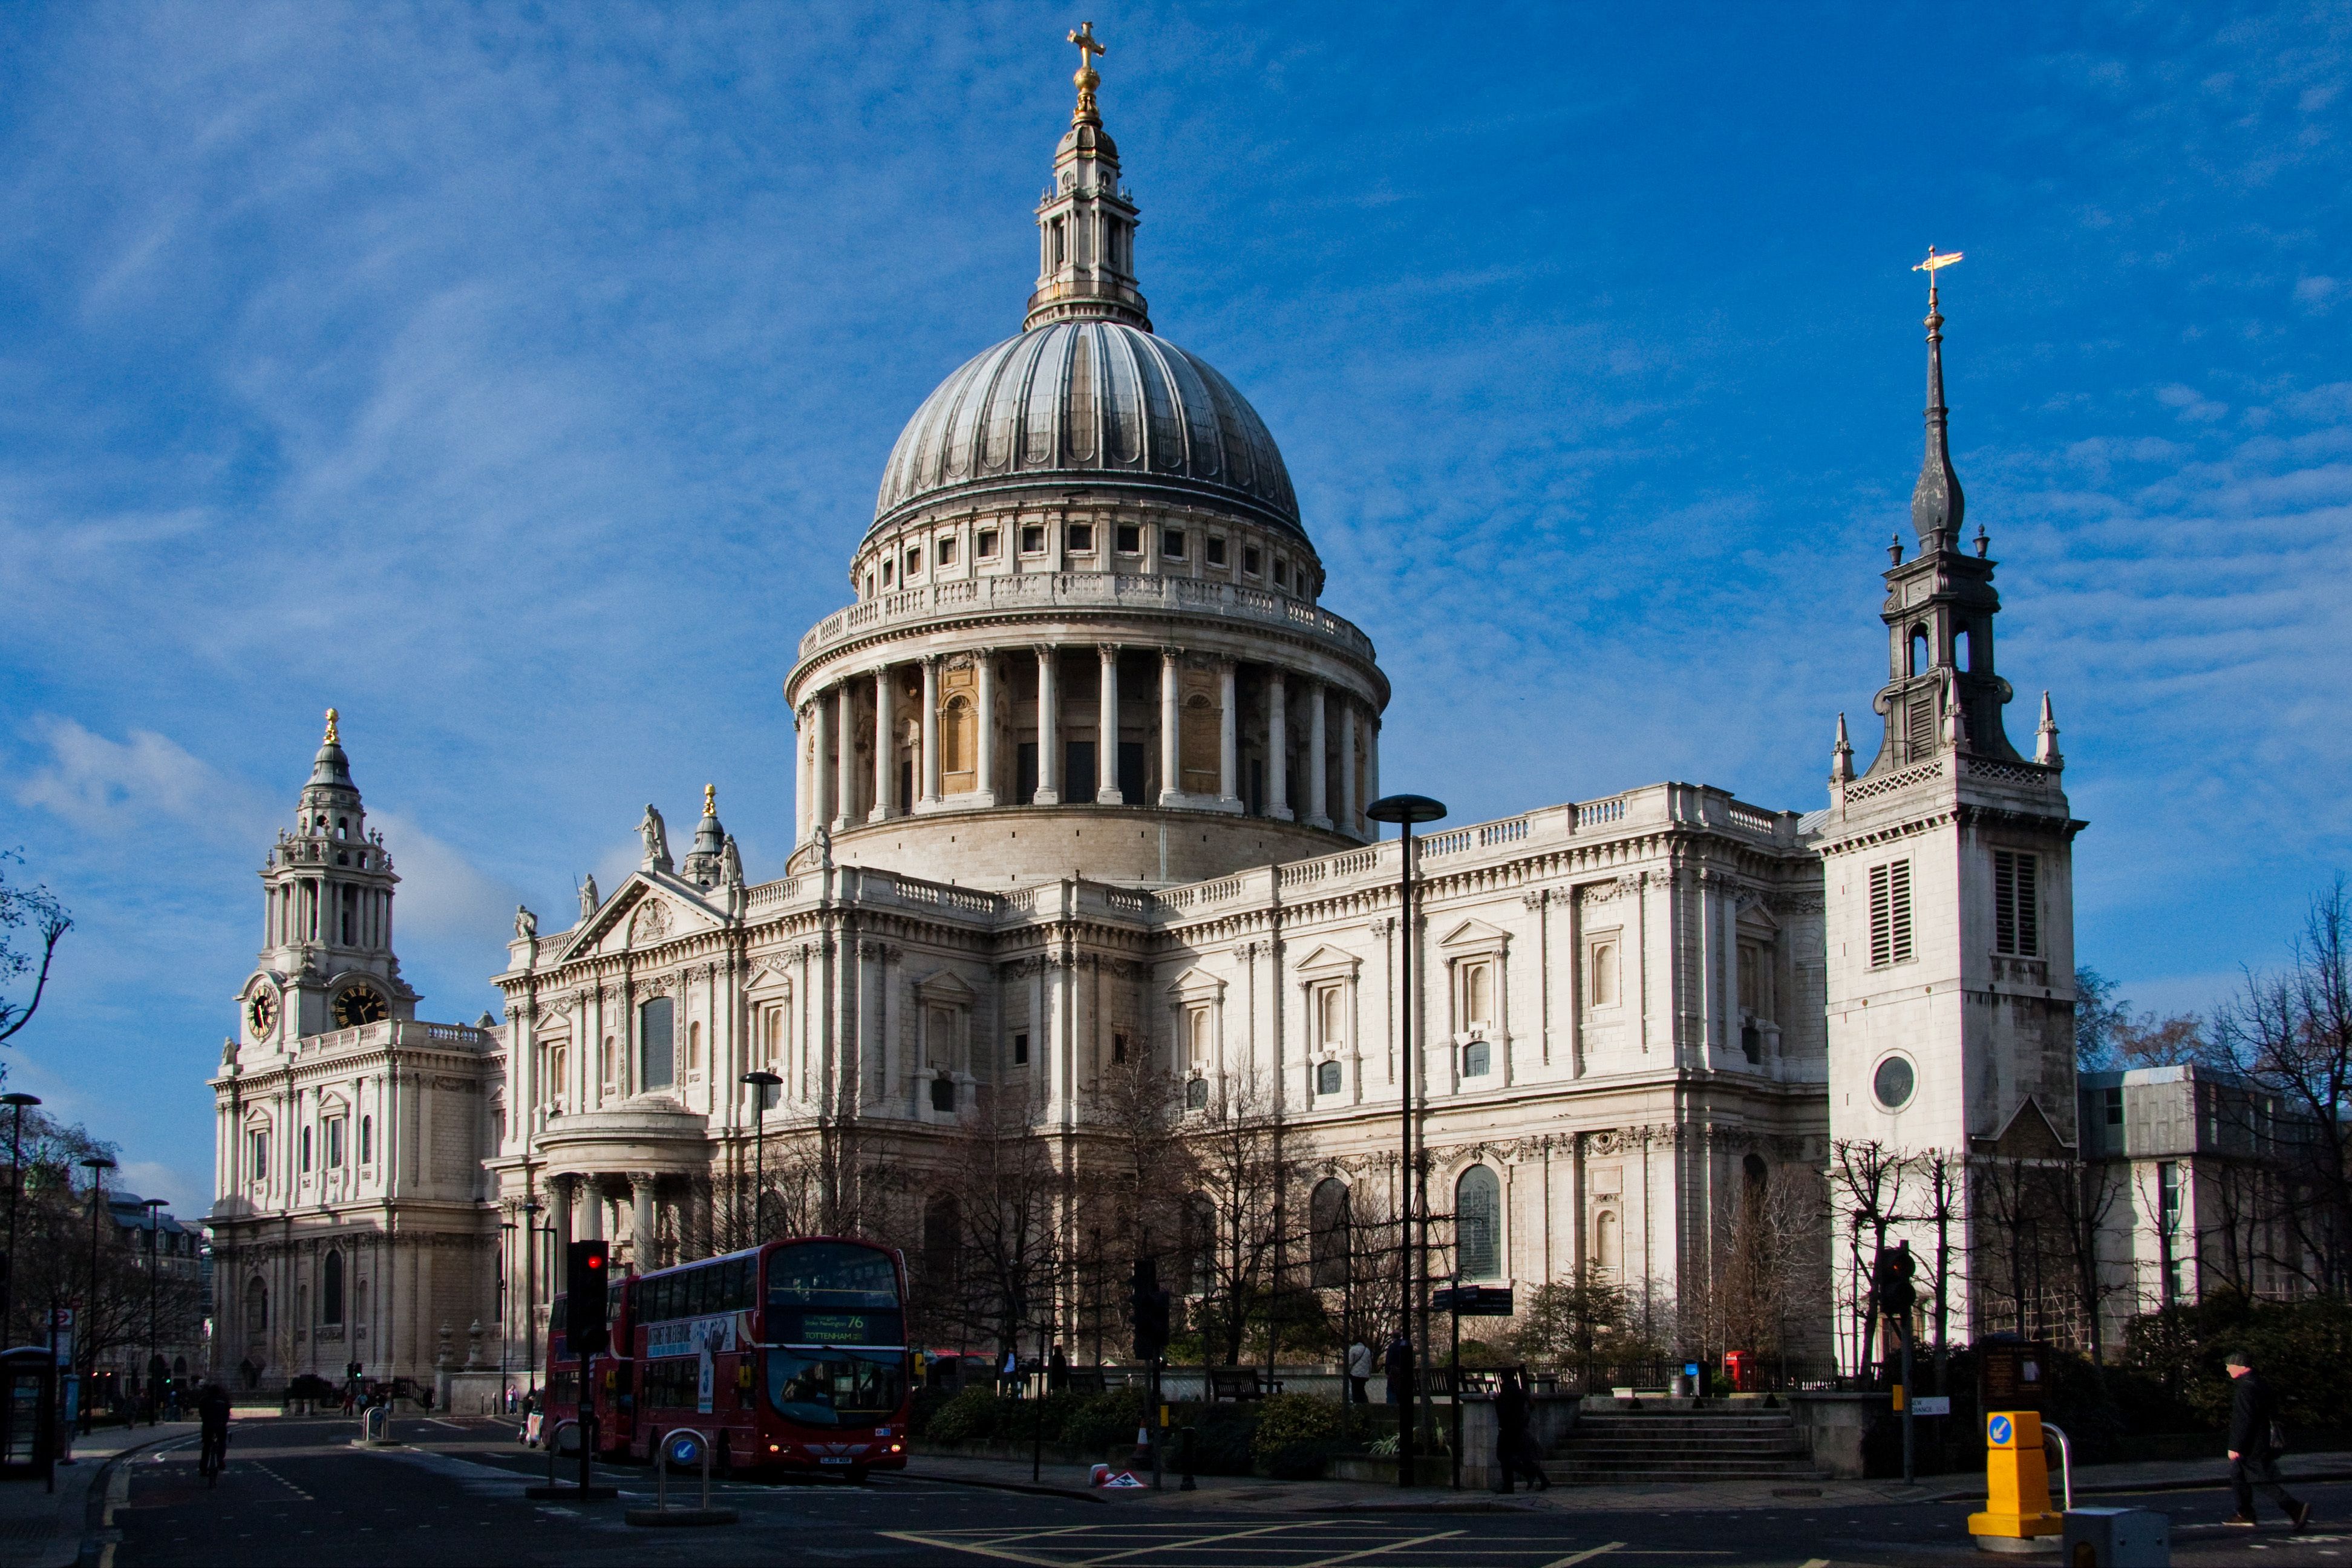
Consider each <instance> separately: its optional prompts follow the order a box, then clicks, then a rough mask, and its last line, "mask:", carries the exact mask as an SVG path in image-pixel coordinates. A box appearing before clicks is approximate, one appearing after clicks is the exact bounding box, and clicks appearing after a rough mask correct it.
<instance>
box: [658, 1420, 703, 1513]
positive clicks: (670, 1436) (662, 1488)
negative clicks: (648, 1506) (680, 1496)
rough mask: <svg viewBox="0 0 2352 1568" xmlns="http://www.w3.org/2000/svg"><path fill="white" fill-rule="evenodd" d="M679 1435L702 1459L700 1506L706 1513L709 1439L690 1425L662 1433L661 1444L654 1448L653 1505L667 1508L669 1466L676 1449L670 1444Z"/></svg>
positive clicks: (662, 1509) (673, 1458)
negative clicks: (691, 1445)
mask: <svg viewBox="0 0 2352 1568" xmlns="http://www.w3.org/2000/svg"><path fill="white" fill-rule="evenodd" d="M680 1437H684V1438H686V1439H687V1441H688V1442H689V1443H691V1444H693V1446H694V1451H695V1453H696V1454H697V1455H698V1456H699V1457H700V1458H701V1459H702V1503H701V1508H702V1510H703V1511H704V1512H706V1513H708V1512H709V1510H710V1439H709V1438H708V1437H706V1436H703V1435H702V1434H701V1433H699V1432H698V1431H696V1430H695V1429H694V1428H693V1427H691V1426H678V1427H675V1428H673V1429H671V1430H670V1431H668V1432H666V1433H664V1434H662V1440H661V1446H660V1447H657V1448H656V1449H655V1450H654V1507H655V1509H656V1510H660V1511H665V1512H666V1511H667V1510H668V1508H669V1468H670V1465H671V1464H672V1463H673V1462H674V1461H675V1460H676V1459H677V1448H674V1447H671V1445H672V1444H674V1443H677V1440H678V1439H679V1438H680ZM683 1446H684V1445H680V1447H683Z"/></svg>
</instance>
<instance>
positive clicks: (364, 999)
mask: <svg viewBox="0 0 2352 1568" xmlns="http://www.w3.org/2000/svg"><path fill="white" fill-rule="evenodd" d="M387 1014H388V1009H386V1008H385V1006H384V1005H383V993H381V992H379V991H377V990H376V989H375V988H374V987H373V986H371V985H354V986H352V988H351V989H350V990H349V991H346V992H344V993H343V994H341V996H338V997H336V998H335V1026H336V1027H338V1028H342V1029H353V1028H357V1027H358V1026H360V1025H362V1024H374V1023H381V1022H382V1021H383V1019H384V1017H385V1016H387Z"/></svg>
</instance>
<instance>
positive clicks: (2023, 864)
mask: <svg viewBox="0 0 2352 1568" xmlns="http://www.w3.org/2000/svg"><path fill="white" fill-rule="evenodd" d="M2039 870H2040V868H2039V866H2038V865H2037V863H2036V858H2035V857H2034V856H2032V855H2027V854H2023V853H2021V852H2019V851H2016V850H2012V849H1996V850H1994V851H1993V852H1992V933H1993V935H1992V945H1993V951H1994V952H1999V953H2002V954H2006V955H2009V956H2011V957H2017V958H2032V957H2035V956H2037V955H2039V954H2040V952H2042V922H2041V920H2040V918H2039V897H2040V889H2039V885H2038V873H2039Z"/></svg>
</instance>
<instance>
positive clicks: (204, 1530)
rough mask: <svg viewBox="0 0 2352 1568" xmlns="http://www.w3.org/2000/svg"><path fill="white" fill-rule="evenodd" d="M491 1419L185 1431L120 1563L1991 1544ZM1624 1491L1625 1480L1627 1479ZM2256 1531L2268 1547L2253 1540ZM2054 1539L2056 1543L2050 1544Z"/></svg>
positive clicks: (1732, 1554)
mask: <svg viewBox="0 0 2352 1568" xmlns="http://www.w3.org/2000/svg"><path fill="white" fill-rule="evenodd" d="M509 1431H510V1428H509V1427H506V1426H493V1425H492V1424H488V1423H469V1422H446V1423H433V1422H421V1421H409V1422H406V1423H404V1424H403V1430H402V1433H401V1435H402V1436H404V1437H408V1438H411V1439H412V1440H413V1444H414V1446H412V1447H407V1448H403V1449H397V1450H373V1451H363V1450H360V1449H355V1448H353V1447H350V1438H351V1436H352V1423H350V1422H345V1421H278V1422H269V1423H266V1424H265V1423H254V1424H250V1425H247V1426H241V1427H240V1428H239V1430H238V1432H237V1434H236V1444H235V1446H234V1447H233V1448H232V1449H231V1460H230V1466H229V1469H228V1472H227V1474H226V1475H225V1476H224V1477H223V1478H222V1479H221V1481H220V1484H219V1486H218V1487H217V1488H207V1487H206V1486H205V1484H204V1482H203V1480H202V1479H201V1478H200V1477H198V1475H197V1474H196V1469H195V1463H194V1449H193V1447H189V1446H181V1447H174V1448H171V1449H167V1450H164V1451H163V1452H161V1453H159V1454H157V1455H154V1456H152V1457H147V1458H139V1459H135V1460H131V1461H127V1462H126V1468H127V1469H128V1470H129V1472H130V1485H129V1488H128V1497H127V1500H125V1501H123V1502H122V1503H121V1504H120V1505H119V1506H118V1507H117V1508H116V1510H115V1511H114V1527H115V1529H116V1530H117V1531H119V1532H120V1537H121V1539H120V1542H119V1543H118V1544H117V1545H116V1546H115V1547H114V1548H113V1553H112V1557H113V1563H114V1564H115V1568H173V1565H178V1564H205V1565H210V1564H215V1563H224V1562H230V1561H234V1562H235V1563H238V1564H239V1565H240V1568H275V1565H278V1564H287V1565H296V1564H299V1565H301V1568H310V1565H312V1564H317V1563H330V1564H332V1568H377V1565H383V1568H410V1565H415V1568H471V1565H474V1564H484V1565H488V1564H509V1563H513V1564H536V1563H549V1564H555V1563H563V1564H597V1563H614V1564H620V1563H627V1564H633V1565H634V1564H662V1563H702V1564H707V1563H891V1564H895V1563H921V1564H943V1565H945V1564H953V1565H961V1568H982V1564H984V1563H1005V1562H1013V1563H1036V1564H1046V1565H1051V1568H1080V1565H1081V1564H1091V1563H1108V1562H1111V1561H1114V1560H1115V1561H1117V1562H1118V1563H1119V1564H1120V1565H1121V1568H1130V1565H1131V1568H1177V1565H1180V1564H1181V1568H1330V1565H1333V1564H1339V1563H1349V1564H1358V1563H1365V1564H1371V1565H1373V1568H1457V1565H1461V1568H1571V1565H1573V1564H1577V1563H1592V1564H1593V1565H1594V1568H1609V1564H1611V1563H1615V1562H1617V1561H1618V1560H1619V1559H1623V1560H1625V1562H1626V1563H1627V1568H1633V1564H1635V1563H1640V1564H1643V1565H1644V1568H1646V1565H1647V1564H1652V1563H1694V1564H1709V1565H1713V1564H1720V1565H1722V1568H1848V1565H1860V1564H1874V1565H1879V1568H1893V1565H1895V1564H1917V1565H1920V1568H1937V1565H1940V1564H1949V1565H1952V1568H1958V1565H1959V1564H1963V1563H1971V1564H1981V1563H1984V1562H1986V1561H1987V1559H1985V1558H1984V1557H1982V1556H1980V1555H1979V1554H1978V1553H1976V1552H1973V1551H1972V1550H1971V1549H1970V1548H1969V1545H1968V1541H1967V1536H1966V1532H1965V1515H1966V1512H1967V1510H1966V1509H1964V1508H1961V1507H1957V1506H1954V1505H1951V1504H1933V1503H1904V1504H1890V1505H1885V1506H1877V1507H1870V1508H1848V1507H1839V1508H1835V1509H1823V1510H1813V1511H1808V1510H1807V1509H1806V1508H1805V1506H1804V1505H1802V1504H1798V1505H1795V1506H1790V1507H1783V1508H1776V1509H1751V1510H1744V1511H1738V1512H1718V1513H1713V1514H1706V1513H1699V1512H1695V1511H1691V1512H1677V1513H1662V1512H1659V1511H1656V1510H1650V1511H1642V1510H1638V1509H1636V1508H1633V1507H1629V1508H1628V1509H1627V1510H1625V1511H1622V1512H1579V1513H1574V1514H1566V1513H1528V1512H1517V1511H1509V1512H1412V1513H1389V1512H1381V1513H1366V1512H1359V1513H1348V1514H1329V1513H1324V1514H1304V1513H1302V1514H1297V1515H1269V1514H1267V1513H1266V1512H1264V1511H1258V1512H1251V1513H1243V1512H1240V1511H1238V1510H1235V1511H1232V1512H1225V1513H1220V1512H1217V1511H1213V1510H1186V1511H1184V1512H1182V1513H1181V1515H1179V1514H1177V1513H1175V1512H1173V1511H1172V1510H1166V1509H1163V1508H1161V1507H1160V1506H1159V1505H1158V1504H1156V1503H1155V1502H1154V1501H1153V1500H1151V1499H1150V1498H1149V1497H1148V1496H1129V1497H1125V1498H1119V1499H1117V1500H1114V1501H1111V1502H1109V1503H1102V1502H1097V1501H1094V1500H1087V1499H1078V1498H1064V1497H1037V1496H1031V1495H1026V1494H1021V1493H1012V1492H1004V1491H996V1490H989V1489H981V1488H975V1487H968V1486H960V1485H955V1484H951V1483H946V1482H938V1481H925V1480H918V1479H878V1480H877V1482H876V1483H875V1484H873V1485H872V1486H870V1487H866V1488H862V1489H858V1488H850V1487H846V1486H837V1485H833V1486H752V1485H723V1486H722V1487H721V1488H720V1490H721V1491H722V1493H723V1494H724V1499H723V1500H724V1501H725V1502H726V1503H727V1504H728V1505H729V1506H731V1507H734V1508H736V1509H738V1510H740V1511H741V1513H742V1519H743V1521H742V1522H741V1523H740V1524H739V1525H735V1526H731V1527H722V1528H719V1529H716V1530H691V1531H646V1530H637V1529H631V1528H630V1527H629V1526H627V1525H625V1524H624V1523H623V1522H622V1521H621V1517H620V1515H621V1509H622V1507H623V1506H625V1505H627V1504H645V1503H650V1501H651V1500H652V1498H651V1491H652V1486H651V1476H650V1473H649V1472H646V1471H636V1470H618V1471H614V1472H609V1473H607V1474H604V1475H600V1479H613V1480H614V1481H616V1482H617V1483H618V1484H619V1485H620V1486H621V1487H622V1489H623V1491H624V1494H625V1495H624V1497H623V1499H622V1500H621V1501H620V1502H618V1503H613V1502H605V1503H598V1504H593V1505H591V1506H589V1507H588V1508H586V1509H584V1510H583V1509H580V1508H572V1507H566V1506H563V1505H560V1504H553V1503H545V1502H533V1501H531V1500H528V1499H526V1498H525V1497H524V1496H523V1495H522V1493H523V1488H524V1487H525V1486H526V1485H527V1484H529V1483H530V1481H532V1480H534V1479H544V1475H545V1460H544V1459H543V1458H539V1457H538V1456H535V1455H530V1454H529V1453H527V1452H525V1451H522V1450H520V1449H517V1448H515V1447H513V1446H512V1444H511V1443H510V1442H507V1441H501V1437H502V1436H503V1434H505V1433H506V1432H509ZM2312 1493H2313V1495H2314V1497H2315V1500H2317V1501H2318V1503H2319V1505H2320V1508H2321V1510H2323V1512H2324V1514H2325V1515H2326V1517H2327V1518H2329V1519H2333V1520H2343V1521H2347V1522H2352V1487H2347V1486H2330V1487H2316V1488H2313V1489H2312ZM1631 1501H1632V1500H1630V1499H1629V1503H1630V1502H1631ZM2110 1501H2114V1500H2110ZM2136 1501H2137V1502H2139V1503H2142V1504H2144V1505H2146V1506H2150V1507H2156V1508H2159V1509H2162V1510H2165V1511H2167V1512H2168V1513H2170V1514H2171V1515H2172V1516H2173V1519H2174V1543H2175V1547H2174V1554H2173V1560H2174V1562H2175V1563H2179V1564H2181V1565H2182V1568H2198V1565H2202V1564H2206V1563H2263V1564H2276V1565H2285V1564H2294V1563H2311V1564H2314V1565H2319V1564H2344V1565H2346V1568H2352V1531H2342V1530H2328V1529H2325V1528H2322V1529H2317V1530H2315V1531H2314V1532H2313V1533H2311V1534H2309V1535H2305V1536H2302V1537H2293V1536H2289V1535H2287V1534H2285V1533H2284V1530H2283V1529H2282V1528H2279V1527H2275V1526H2274V1527H2273V1529H2271V1530H2266V1531H2263V1532H2261V1533H2260V1534H2259V1535H2258V1536H2254V1537H2249V1536H2247V1535H2246V1534H2245V1533H2244V1532H2242V1531H2228V1532H2225V1531H2222V1530H2221V1528H2220V1527H2219V1525H2218V1524H2217V1523H2215V1522H2214V1521H2217V1520H2218V1519H2219V1517H2220V1515H2221V1512H2222V1511H2224V1504H2225V1501H2226V1500H2225V1498H2224V1496H2223V1495H2222V1494H2221V1493H2219V1492H2211V1491H2207V1492H2175V1493H2167V1494H2158V1495H2154V1496H2150V1497H2146V1498H2142V1499H2138V1500H2136ZM2249 1552H2259V1553H2260V1555H2259V1556H2252V1557H2250V1556H2249V1555H2248V1553H2249ZM2044 1560H2045V1561H2047V1559H2044Z"/></svg>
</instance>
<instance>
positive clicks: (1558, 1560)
mask: <svg viewBox="0 0 2352 1568" xmlns="http://www.w3.org/2000/svg"><path fill="white" fill-rule="evenodd" d="M1624 1544H1625V1543H1624V1542H1622V1541H1612V1542H1605V1543H1604V1544H1602V1545H1600V1546H1588V1547H1586V1548H1585V1549H1584V1550H1583V1551H1581V1552H1570V1553H1569V1554H1568V1555H1567V1556H1565V1557H1555V1558H1553V1559H1552V1560H1551V1561H1550V1562H1549V1563H1545V1564H1544V1565H1543V1568H1571V1565H1572V1564H1574V1563H1589V1562H1591V1560H1592V1559H1593V1558H1595V1557H1598V1556H1600V1555H1601V1553H1602V1552H1616V1551H1620V1550H1622V1548H1623V1546H1624ZM1806 1568H1811V1564H1810V1563H1808V1564H1807V1565H1806ZM1822 1568H1829V1565H1828V1564H1827V1563H1823V1564H1822Z"/></svg>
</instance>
